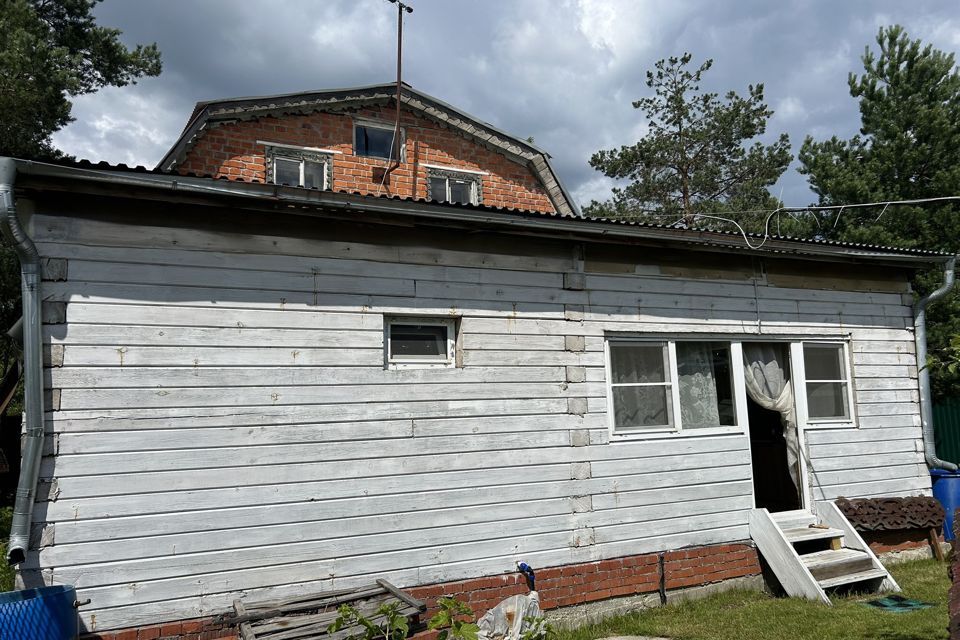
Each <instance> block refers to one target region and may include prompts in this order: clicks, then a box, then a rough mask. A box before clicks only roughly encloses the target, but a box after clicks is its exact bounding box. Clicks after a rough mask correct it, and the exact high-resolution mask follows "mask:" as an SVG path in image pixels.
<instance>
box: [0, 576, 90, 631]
mask: <svg viewBox="0 0 960 640" xmlns="http://www.w3.org/2000/svg"><path fill="white" fill-rule="evenodd" d="M76 601H77V591H76V589H74V588H73V587H71V586H69V585H58V586H54V587H40V588H39V589H24V590H23V591H8V592H6V593H0V640H73V638H76V637H77V633H78V632H79V625H78V620H77V608H76V606H74V603H75V602H76Z"/></svg>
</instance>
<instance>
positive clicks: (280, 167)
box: [273, 158, 300, 187]
mask: <svg viewBox="0 0 960 640" xmlns="http://www.w3.org/2000/svg"><path fill="white" fill-rule="evenodd" d="M273 181H274V182H275V183H276V184H288V185H290V186H291V187H299V186H300V161H299V160H290V159H289V158H277V159H275V160H274V161H273Z"/></svg>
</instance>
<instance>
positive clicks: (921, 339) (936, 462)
mask: <svg viewBox="0 0 960 640" xmlns="http://www.w3.org/2000/svg"><path fill="white" fill-rule="evenodd" d="M956 261H957V258H956V256H954V257H952V258H950V259H949V260H947V264H946V265H944V267H943V285H942V286H941V287H940V288H939V289H937V290H936V291H934V292H933V293H931V294H929V295H927V296H924V297H923V298H920V299H919V300H917V303H916V304H915V305H914V307H913V329H914V336H913V337H914V340H916V343H917V368H918V369H919V372H918V374H919V377H920V424H921V425H922V426H923V454H924V457H925V458H926V460H927V466H929V467H930V468H931V469H946V470H947V471H956V470H957V465H955V464H954V463H952V462H947V461H946V460H941V459H940V458H938V457H937V448H936V439H935V438H934V433H933V396H932V394H931V393H930V371H929V369H928V367H927V306H928V305H929V304H930V303H931V302H936V301H937V300H939V299H940V298H943V297H944V296H946V295H947V294H948V293H950V290H951V289H953V281H954V266H955V264H956Z"/></svg>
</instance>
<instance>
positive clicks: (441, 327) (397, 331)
mask: <svg viewBox="0 0 960 640" xmlns="http://www.w3.org/2000/svg"><path fill="white" fill-rule="evenodd" d="M384 330H385V336H384V338H385V339H384V345H385V348H386V353H385V359H386V362H387V365H388V366H390V367H410V366H414V367H416V366H444V367H452V366H454V364H455V352H456V320H454V319H452V318H418V317H406V318H402V317H401V318H387V319H385V322H384Z"/></svg>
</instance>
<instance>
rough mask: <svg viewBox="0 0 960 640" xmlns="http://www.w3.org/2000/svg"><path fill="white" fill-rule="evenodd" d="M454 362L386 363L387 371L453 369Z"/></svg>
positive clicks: (454, 366)
mask: <svg viewBox="0 0 960 640" xmlns="http://www.w3.org/2000/svg"><path fill="white" fill-rule="evenodd" d="M454 368H456V363H455V362H388V363H387V369H388V370H390V369H454Z"/></svg>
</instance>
